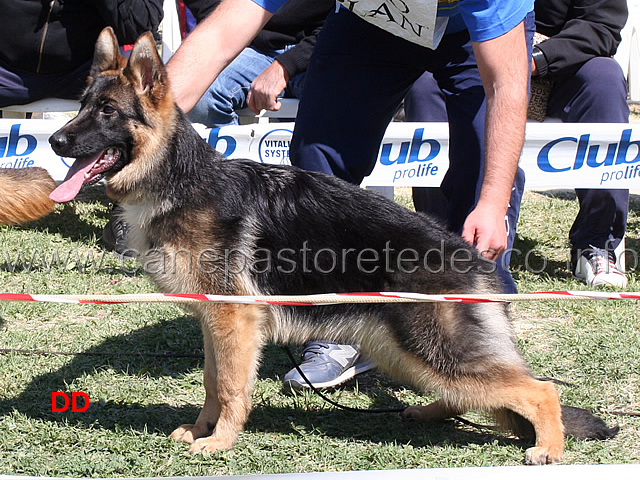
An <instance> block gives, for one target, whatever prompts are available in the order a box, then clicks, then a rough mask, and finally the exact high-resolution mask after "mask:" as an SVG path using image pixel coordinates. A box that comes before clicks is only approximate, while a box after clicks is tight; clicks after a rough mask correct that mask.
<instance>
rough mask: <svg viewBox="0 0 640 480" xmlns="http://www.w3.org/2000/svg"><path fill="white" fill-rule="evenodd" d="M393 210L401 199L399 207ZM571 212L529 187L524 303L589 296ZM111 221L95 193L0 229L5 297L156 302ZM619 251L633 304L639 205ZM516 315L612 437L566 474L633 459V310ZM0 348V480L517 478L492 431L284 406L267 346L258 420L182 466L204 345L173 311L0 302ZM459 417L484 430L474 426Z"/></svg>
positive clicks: (521, 258) (582, 305)
mask: <svg viewBox="0 0 640 480" xmlns="http://www.w3.org/2000/svg"><path fill="white" fill-rule="evenodd" d="M405 193H406V192H405ZM398 200H399V201H400V202H404V203H408V202H409V199H408V197H407V196H406V194H405V195H402V196H401V197H400V198H399V199H398ZM576 212H577V202H576V200H575V197H574V196H573V195H570V194H566V193H565V194H556V195H552V194H548V193H546V194H543V193H534V192H527V194H526V195H525V198H524V201H523V207H522V212H521V220H520V223H519V227H518V240H517V244H516V247H517V248H519V249H520V250H521V251H522V252H523V253H522V255H517V256H516V257H515V258H514V263H513V265H512V267H513V269H514V271H515V278H516V281H517V283H518V286H519V288H520V290H521V291H522V292H531V291H549V290H568V289H574V290H577V289H585V287H584V286H583V285H581V284H580V283H578V282H577V281H575V280H574V279H572V277H571V274H570V271H569V269H568V268H567V260H568V251H569V250H568V243H567V233H568V231H569V228H570V225H571V221H572V220H573V218H574V216H575V214H576ZM108 214H109V207H108V203H107V202H106V201H105V200H104V198H103V197H102V196H101V195H100V194H97V193H96V192H93V193H91V194H90V195H89V196H87V197H85V198H84V199H83V200H79V201H76V202H73V203H71V204H67V205H64V206H58V209H57V210H56V212H55V213H54V214H52V215H50V216H48V217H46V218H45V219H42V220H40V221H38V222H34V223H31V224H29V225H26V226H22V227H0V279H1V281H2V287H1V288H0V290H1V291H3V292H11V293H32V294H53V293H69V294H74V293H77V294H84V293H103V294H118V293H137V292H154V291H157V290H156V289H155V288H154V286H153V285H152V284H151V283H150V282H149V281H148V280H147V279H146V278H145V277H144V275H143V274H142V273H141V272H140V270H139V269H138V267H137V265H136V263H135V262H134V261H129V262H124V263H123V262H121V261H120V260H119V259H118V258H116V257H115V256H114V255H112V254H110V253H106V252H104V250H103V249H102V247H101V243H100V237H101V233H102V228H103V227H104V225H105V224H106V222H107V219H108ZM627 248H628V249H629V254H628V257H627V261H628V266H629V267H630V268H631V271H630V282H629V287H628V290H629V291H639V290H640V281H639V280H640V267H639V266H638V256H637V255H638V254H637V252H638V251H640V198H639V197H638V196H633V197H632V205H631V212H630V218H629V230H628V237H627ZM634 252H635V253H634ZM527 254H528V255H527ZM470 293H471V292H470ZM511 309H512V312H513V323H514V327H515V329H516V332H517V333H518V337H519V342H520V346H521V348H522V350H523V352H524V354H525V357H526V358H527V360H528V361H529V362H530V363H531V364H532V365H533V368H534V370H535V372H536V373H537V374H538V375H540V376H550V377H555V378H558V379H562V380H565V381H567V382H571V383H572V384H573V386H570V387H559V390H560V394H561V397H562V401H563V403H567V404H571V405H574V406H579V407H584V408H590V409H593V410H595V411H597V412H599V413H600V414H601V415H602V417H603V418H605V419H606V421H607V422H608V423H610V424H619V425H620V427H621V428H620V433H619V435H618V436H617V437H616V438H615V439H613V440H609V441H604V442H588V441H576V440H572V439H569V440H568V441H567V450H566V454H565V463H573V464H578V463H581V464H582V463H588V464H599V463H638V462H639V461H640V416H639V415H640V369H639V368H638V363H639V362H640V314H639V313H638V303H637V302H635V301H601V302H596V301H591V302H577V301H563V302H558V301H554V302H535V303H518V304H514V305H512V307H511ZM0 349H2V350H1V351H0V452H1V453H2V454H1V455H0V474H28V475H47V476H65V477H69V476H71V477H80V476H92V477H119V476H128V477H132V476H190V475H229V474H255V473H285V472H315V471H344V470H358V469H391V468H425V467H458V466H485V465H495V466H498V465H519V464H521V463H522V460H523V458H524V449H525V448H526V447H527V446H528V444H526V443H523V442H521V441H520V440H518V439H516V438H513V437H511V436H509V435H507V434H502V433H497V432H494V431H492V430H490V429H488V428H476V427H471V426H467V425H463V424H460V423H457V422H454V421H450V422H445V423H443V424H439V425H428V426H427V425H422V424H418V423H413V422H410V421H406V420H403V419H402V418H400V416H398V415H397V414H382V415H369V414H357V413H349V412H344V411H340V410H336V409H335V408H333V407H331V406H329V405H327V404H326V403H325V402H324V401H323V400H321V399H320V398H318V397H317V396H315V395H314V394H300V395H295V396H291V395H286V394H284V393H283V392H282V391H281V387H280V380H281V377H282V376H283V375H284V374H285V373H286V372H287V371H288V369H289V368H290V366H289V363H288V359H287V357H286V355H285V354H284V352H283V351H282V349H281V348H280V347H278V346H275V345H270V346H269V347H268V348H267V351H266V354H265V361H264V365H263V367H262V369H261V370H260V375H259V380H258V382H257V385H256V389H255V392H254V394H253V400H254V407H255V408H254V410H253V412H252V414H251V417H250V419H249V422H248V424H247V426H246V430H245V432H243V433H242V435H241V436H240V440H239V442H238V444H237V445H236V447H235V448H234V449H233V450H232V451H228V452H220V453H211V454H198V455H190V454H188V453H187V448H186V445H184V444H180V443H177V442H175V441H173V440H171V439H169V438H168V434H169V433H170V432H171V431H172V430H173V429H174V428H175V427H177V426H178V425H180V424H181V423H186V422H192V421H194V420H195V418H196V416H197V414H198V412H199V409H200V406H201V403H202V401H203V396H204V390H203V387H202V383H201V377H202V366H203V361H202V358H201V354H202V341H201V336H200V329H199V326H198V325H197V324H196V321H195V320H194V319H193V318H192V317H190V316H189V315H188V313H186V311H185V310H183V309H181V308H180V307H179V306H175V305H172V304H166V305H165V304H127V305H99V306H98V305H66V304H47V303H21V302H16V303H0ZM55 391H62V392H67V393H69V392H73V391H82V392H86V393H87V394H88V395H89V398H90V402H91V403H90V406H89V409H88V410H87V411H85V412H82V413H53V412H52V411H51V393H52V392H55ZM330 395H331V397H332V398H334V399H335V400H338V401H340V402H343V403H345V404H347V405H351V406H360V407H397V406H401V405H409V404H415V403H425V402H428V401H430V400H433V398H431V397H429V396H424V395H421V394H418V393H416V392H415V391H413V390H412V389H411V388H410V387H408V386H406V385H402V384H398V383H396V382H393V381H391V380H389V379H388V378H386V377H384V376H383V375H380V374H378V373H375V372H371V373H367V374H364V375H361V376H359V377H358V378H357V379H355V380H352V381H350V382H348V383H347V384H345V385H344V386H342V387H341V388H338V389H336V390H333V391H332V392H330ZM467 418H468V419H470V420H472V421H474V422H477V423H482V424H490V420H489V419H486V418H483V417H482V416H481V415H478V414H469V415H467Z"/></svg>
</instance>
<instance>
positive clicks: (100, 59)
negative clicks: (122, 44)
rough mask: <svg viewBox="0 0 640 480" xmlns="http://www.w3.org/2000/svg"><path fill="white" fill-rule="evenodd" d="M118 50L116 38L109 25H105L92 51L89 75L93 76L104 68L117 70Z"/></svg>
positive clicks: (104, 69)
mask: <svg viewBox="0 0 640 480" xmlns="http://www.w3.org/2000/svg"><path fill="white" fill-rule="evenodd" d="M119 57H120V51H119V50H118V39H117V38H116V34H115V33H114V32H113V29H112V28H111V27H106V28H105V29H104V30H102V32H100V35H99V36H98V40H97V41H96V48H95V51H94V53H93V64H92V65H91V76H92V77H95V76H96V75H98V74H99V73H100V72H104V71H106V70H117V69H118V67H119Z"/></svg>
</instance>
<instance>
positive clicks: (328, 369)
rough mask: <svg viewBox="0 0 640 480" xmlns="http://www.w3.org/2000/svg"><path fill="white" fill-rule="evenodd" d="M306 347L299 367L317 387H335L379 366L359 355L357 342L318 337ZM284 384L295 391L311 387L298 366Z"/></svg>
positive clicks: (285, 377) (287, 375)
mask: <svg viewBox="0 0 640 480" xmlns="http://www.w3.org/2000/svg"><path fill="white" fill-rule="evenodd" d="M304 347H305V348H304V352H303V354H302V362H301V363H300V369H301V370H302V372H303V373H304V375H305V376H306V377H307V379H308V380H309V381H310V382H311V383H312V384H313V386H314V387H315V388H327V387H333V386H336V385H338V384H340V383H342V382H345V381H347V380H349V379H350V378H353V377H355V376H356V375H358V374H359V373H362V372H366V371H367V370H371V369H372V368H375V367H376V363H375V362H374V361H373V360H368V359H366V358H362V357H360V350H359V349H358V347H356V346H354V345H338V344H337V343H334V342H328V341H323V340H319V341H314V342H307V343H306V344H305V346H304ZM284 386H285V388H288V389H293V390H300V389H303V388H310V387H309V384H308V383H307V382H305V381H304V380H303V378H302V376H301V375H300V373H299V372H298V370H297V369H295V368H293V369H292V370H290V371H289V372H288V373H287V374H286V375H285V376H284Z"/></svg>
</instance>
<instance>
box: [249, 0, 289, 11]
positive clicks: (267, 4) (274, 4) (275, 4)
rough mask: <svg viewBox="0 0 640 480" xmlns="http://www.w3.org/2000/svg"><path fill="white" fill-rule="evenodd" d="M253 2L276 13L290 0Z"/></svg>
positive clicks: (258, 0)
mask: <svg viewBox="0 0 640 480" xmlns="http://www.w3.org/2000/svg"><path fill="white" fill-rule="evenodd" d="M251 1H252V2H253V3H255V4H257V5H260V6H261V7H262V8H264V9H265V10H267V11H268V12H271V13H276V11H277V10H278V9H279V8H280V7H281V6H283V5H284V4H285V3H287V2H288V0H251Z"/></svg>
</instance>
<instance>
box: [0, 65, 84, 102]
mask: <svg viewBox="0 0 640 480" xmlns="http://www.w3.org/2000/svg"><path fill="white" fill-rule="evenodd" d="M91 63H92V61H91V60H88V61H87V62H85V63H84V64H83V65H81V66H80V67H78V68H77V69H76V70H74V71H72V72H68V73H61V74H51V75H49V74H47V75H43V74H35V73H31V72H25V71H22V70H18V69H14V68H11V67H9V66H7V65H4V64H2V63H0V108H1V107H7V106H9V105H24V104H26V103H31V102H35V101H36V100H42V99H43V98H51V97H55V98H66V99H69V100H78V99H79V98H80V96H81V95H82V92H83V90H84V88H85V86H86V83H87V77H88V76H89V69H90V68H91Z"/></svg>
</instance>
